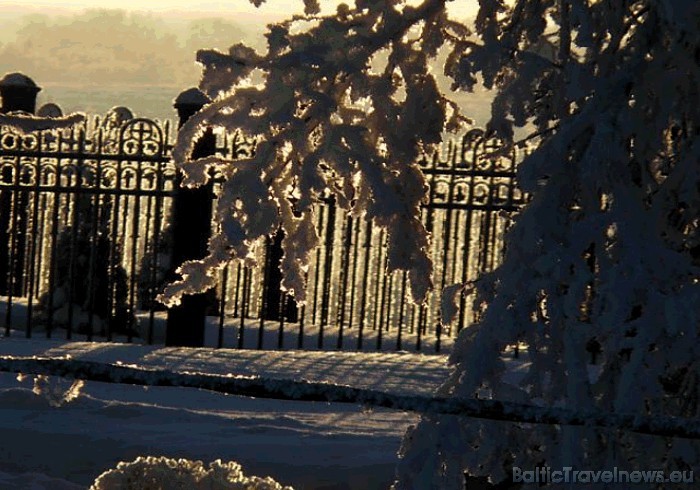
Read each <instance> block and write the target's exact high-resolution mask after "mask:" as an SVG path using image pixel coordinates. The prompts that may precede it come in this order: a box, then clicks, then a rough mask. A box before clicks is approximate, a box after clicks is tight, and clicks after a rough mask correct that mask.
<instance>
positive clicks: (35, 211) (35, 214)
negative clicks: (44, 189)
mask: <svg viewBox="0 0 700 490" xmlns="http://www.w3.org/2000/svg"><path fill="white" fill-rule="evenodd" d="M35 172H36V174H35V175H34V183H35V184H38V183H39V181H40V179H41V162H40V160H39V159H36V169H35ZM32 198H33V199H32V201H33V202H32V234H31V236H32V238H31V243H30V245H31V252H30V254H29V263H30V267H29V298H28V301H27V328H26V332H25V335H26V337H27V338H28V339H29V338H31V337H32V321H33V309H34V301H33V300H34V281H35V277H34V273H35V271H36V263H37V261H38V257H37V242H36V241H37V235H38V234H39V233H38V230H37V222H38V220H39V194H38V193H37V192H36V190H35V191H34V192H33V193H32Z"/></svg>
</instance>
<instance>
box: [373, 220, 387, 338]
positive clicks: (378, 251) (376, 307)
mask: <svg viewBox="0 0 700 490" xmlns="http://www.w3.org/2000/svg"><path fill="white" fill-rule="evenodd" d="M385 234H386V232H385V231H384V228H380V229H379V238H378V239H377V242H378V243H377V246H376V247H375V248H374V258H376V261H375V264H376V265H375V274H372V276H373V277H374V294H373V295H372V307H373V310H372V330H377V316H378V314H379V311H380V309H381V303H380V301H379V289H380V287H381V284H382V281H381V279H380V277H379V275H380V274H382V251H383V249H384V236H385ZM382 275H383V274H382Z"/></svg>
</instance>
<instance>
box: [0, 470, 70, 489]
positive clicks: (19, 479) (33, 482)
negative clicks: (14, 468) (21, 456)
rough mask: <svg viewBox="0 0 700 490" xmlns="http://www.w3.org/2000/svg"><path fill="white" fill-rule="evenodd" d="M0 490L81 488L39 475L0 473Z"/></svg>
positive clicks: (31, 473)
mask: <svg viewBox="0 0 700 490" xmlns="http://www.w3.org/2000/svg"><path fill="white" fill-rule="evenodd" d="M0 488H2V489H4V490H81V488H82V487H80V486H79V485H76V484H74V483H71V482H69V481H66V480H61V479H60V478H51V477H49V476H46V475H44V474H41V473H34V472H27V473H22V474H20V475H11V474H9V473H3V472H0Z"/></svg>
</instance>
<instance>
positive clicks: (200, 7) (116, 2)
mask: <svg viewBox="0 0 700 490" xmlns="http://www.w3.org/2000/svg"><path fill="white" fill-rule="evenodd" d="M320 3H321V8H322V12H323V13H324V14H328V13H332V12H334V11H335V8H336V6H337V5H338V4H339V3H341V2H340V1H339V0H321V2H320ZM345 3H348V4H352V3H353V0H345ZM419 3H420V1H419V0H408V1H407V4H409V5H415V4H419ZM303 7H304V4H303V2H302V0H267V1H266V2H265V3H263V4H262V5H261V6H260V7H259V8H256V7H255V6H253V5H252V4H251V3H250V2H249V1H247V0H227V1H207V0H203V1H194V2H193V1H192V0H148V1H146V2H144V1H143V0H99V1H90V0H70V1H56V0H14V1H12V0H10V1H9V2H2V4H0V14H1V13H2V12H3V11H12V10H18V9H22V10H34V11H36V13H45V14H51V13H57V12H74V11H81V10H86V9H121V10H127V11H133V12H152V13H156V14H157V13H164V12H177V13H182V14H184V15H186V16H202V15H210V14H218V15H223V16H234V15H237V14H250V15H260V16H261V17H262V16H270V17H288V16H290V15H291V14H295V13H301V12H302V11H303ZM447 8H448V11H449V13H450V15H451V16H454V17H456V18H464V17H473V16H475V15H476V12H477V10H478V8H479V3H478V1H477V0H454V1H451V2H447Z"/></svg>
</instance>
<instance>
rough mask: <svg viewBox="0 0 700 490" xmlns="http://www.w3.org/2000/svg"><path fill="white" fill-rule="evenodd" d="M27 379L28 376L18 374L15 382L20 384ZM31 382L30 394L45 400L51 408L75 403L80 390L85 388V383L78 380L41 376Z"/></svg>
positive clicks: (35, 377)
mask: <svg viewBox="0 0 700 490" xmlns="http://www.w3.org/2000/svg"><path fill="white" fill-rule="evenodd" d="M27 378H28V376H26V375H24V374H19V375H18V376H17V381H19V382H20V383H22V382H24V381H25V380H26V379H27ZM33 380H34V387H33V388H32V392H33V393H34V394H35V395H37V396H41V397H43V398H44V399H46V401H48V402H49V405H51V406H52V407H61V406H63V405H65V404H67V403H71V402H73V401H75V400H76V399H78V397H80V394H81V390H82V389H83V387H84V386H85V381H83V380H80V379H76V380H68V379H64V378H58V377H50V376H44V375H42V374H38V375H36V376H34V377H33Z"/></svg>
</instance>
